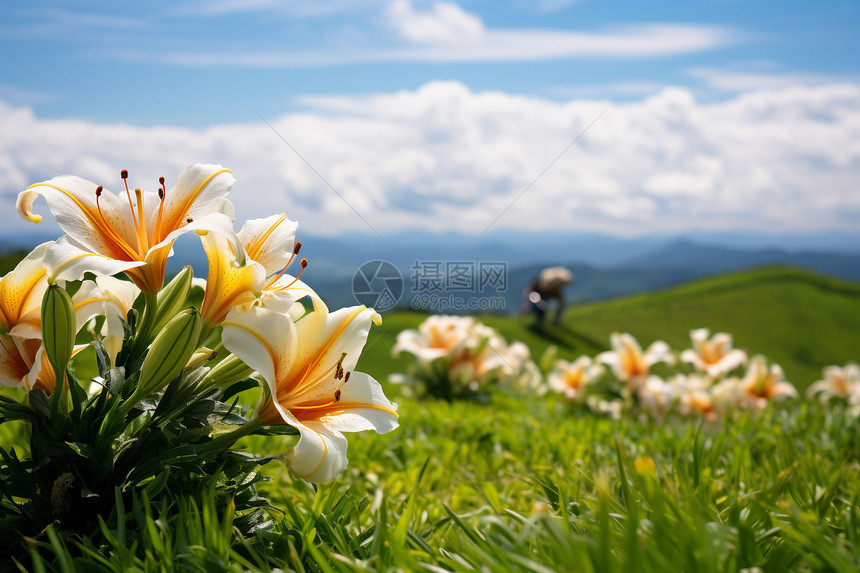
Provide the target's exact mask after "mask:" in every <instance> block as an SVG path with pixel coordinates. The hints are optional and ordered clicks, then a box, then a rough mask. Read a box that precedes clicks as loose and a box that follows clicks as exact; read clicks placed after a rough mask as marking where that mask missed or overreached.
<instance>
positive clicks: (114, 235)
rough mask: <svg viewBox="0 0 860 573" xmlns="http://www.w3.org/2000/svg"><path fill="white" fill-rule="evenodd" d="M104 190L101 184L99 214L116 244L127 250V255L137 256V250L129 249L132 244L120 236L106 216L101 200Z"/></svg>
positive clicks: (98, 189) (98, 188) (98, 197)
mask: <svg viewBox="0 0 860 573" xmlns="http://www.w3.org/2000/svg"><path fill="white" fill-rule="evenodd" d="M102 191H104V187H102V186H101V185H99V186H98V187H96V209H98V212H99V216H100V217H101V218H102V221H103V222H104V227H105V230H106V231H107V232H108V233H109V234H110V235H111V238H112V239H113V240H114V241H115V243H116V245H118V246H119V247H120V248H121V249H122V250H123V251H125V253H126V254H127V255H129V256H131V257H136V256H137V251H133V250H129V246H130V245H128V244H127V243H126V241H125V239H123V238H122V237H120V236H119V234H118V233H117V232H116V231H115V230H114V228H113V225H111V222H110V220H109V219H108V218H107V217H105V214H104V213H103V212H102V206H101V202H100V199H101V196H102Z"/></svg>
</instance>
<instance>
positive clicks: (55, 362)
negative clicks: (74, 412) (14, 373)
mask: <svg viewBox="0 0 860 573" xmlns="http://www.w3.org/2000/svg"><path fill="white" fill-rule="evenodd" d="M42 343H43V344H44V346H45V354H47V355H48V361H49V362H50V363H51V366H52V367H53V368H54V373H55V375H56V377H57V382H58V385H59V386H60V387H62V385H63V380H64V379H65V378H64V377H65V372H66V366H68V364H69V359H71V357H72V348H73V347H74V344H75V305H74V304H73V303H72V297H70V296H69V293H67V292H66V290H65V289H63V288H60V287H59V286H57V285H50V286H49V287H48V289H47V290H46V291H45V296H44V297H43V298H42Z"/></svg>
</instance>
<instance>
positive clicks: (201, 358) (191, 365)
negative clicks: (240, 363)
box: [184, 346, 215, 371]
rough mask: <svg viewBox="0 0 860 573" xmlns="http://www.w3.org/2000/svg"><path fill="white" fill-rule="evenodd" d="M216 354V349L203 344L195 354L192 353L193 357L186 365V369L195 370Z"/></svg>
mask: <svg viewBox="0 0 860 573" xmlns="http://www.w3.org/2000/svg"><path fill="white" fill-rule="evenodd" d="M214 355H215V351H214V350H212V349H211V348H206V347H205V346H201V347H200V348H198V349H197V350H195V351H194V354H192V355H191V358H189V359H188V364H186V365H185V368H184V369H185V370H189V371H191V370H195V369H197V368H200V367H201V366H203V365H204V364H206V363H207V362H209V361H210V360H212V359H213V357H214Z"/></svg>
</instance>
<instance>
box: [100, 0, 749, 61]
mask: <svg viewBox="0 0 860 573" xmlns="http://www.w3.org/2000/svg"><path fill="white" fill-rule="evenodd" d="M377 4H378V2H371V1H370V0H367V2H366V4H363V5H364V6H365V7H366V8H375V7H376V5H377ZM302 6H311V5H310V4H307V3H304V4H302V3H279V2H273V1H271V0H252V1H251V2H248V3H245V2H239V1H238V0H221V1H219V2H215V3H211V4H202V5H198V4H197V3H194V4H186V5H183V6H180V7H179V8H178V10H180V11H181V13H182V14H186V15H187V14H196V12H197V11H199V14H200V15H204V16H223V17H229V16H230V15H233V14H236V13H239V12H259V13H265V14H269V13H273V14H274V13H276V12H277V13H278V14H280V15H281V16H283V15H290V16H292V17H310V16H317V15H318V16H324V15H332V14H345V13H346V10H348V9H349V8H350V7H352V8H354V7H355V6H354V5H352V4H348V3H345V2H339V1H335V0H333V1H331V2H326V3H324V4H322V5H316V4H314V5H313V6H315V7H314V8H313V9H309V10H308V11H305V10H304V9H303V8H302ZM381 8H382V10H381V15H382V17H381V18H379V19H378V20H379V21H378V22H377V24H378V25H377V26H376V27H374V25H372V24H371V23H367V22H365V23H363V24H360V25H361V26H362V29H363V30H364V32H365V33H364V34H362V35H361V37H362V38H363V39H364V41H362V42H353V43H352V44H351V45H349V46H347V45H345V44H343V45H341V46H340V47H339V49H337V50H332V49H330V48H326V47H323V46H320V47H318V48H314V47H308V45H307V44H305V45H303V46H302V47H292V48H289V49H279V50H264V51H261V50H255V49H254V48H251V47H249V48H247V49H244V50H243V49H235V50H232V51H229V50H225V49H224V48H223V46H222V45H220V44H219V45H217V46H211V47H209V48H207V49H202V48H201V49H199V50H192V51H188V50H183V49H177V48H175V47H173V48H172V47H170V46H165V45H158V46H153V47H152V48H151V49H139V48H138V49H126V48H124V47H121V46H117V47H116V49H110V50H103V51H102V52H100V53H99V55H100V56H101V57H105V58H114V59H125V60H132V61H142V62H155V63H161V64H168V65H176V66H194V67H197V66H200V67H206V66H216V67H225V66H230V67H260V68H289V67H310V66H326V65H343V64H356V63H366V62H527V61H539V60H552V59H563V58H582V57H605V58H654V57H661V56H671V55H677V54H689V53H695V52H701V51H706V50H713V49H717V48H721V47H724V46H727V45H730V44H734V43H737V42H739V41H743V40H744V38H745V37H746V36H745V34H744V33H742V32H740V31H739V30H737V29H734V28H731V27H726V26H717V25H706V24H678V23H659V22H656V23H654V22H652V23H639V24H635V25H616V26H610V27H606V28H603V29H600V30H589V31H585V30H580V31H576V30H567V29H561V28H559V29H555V28H536V29H525V28H511V29H507V28H488V27H487V26H485V25H484V23H483V21H482V20H481V18H480V17H479V16H478V15H476V14H473V13H470V12H467V11H466V10H464V9H463V8H461V7H460V6H459V5H458V4H455V3H452V2H435V3H433V4H432V5H430V6H429V7H428V8H427V9H425V10H421V9H417V8H416V7H415V6H414V4H413V2H412V0H394V1H392V2H390V3H388V4H387V6H385V7H381ZM315 11H319V13H317V12H315ZM367 11H368V10H365V12H367ZM380 23H381V24H380ZM368 38H371V40H369V41H368V40H367V39H368Z"/></svg>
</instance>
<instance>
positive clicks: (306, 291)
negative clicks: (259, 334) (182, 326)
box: [201, 214, 322, 325]
mask: <svg viewBox="0 0 860 573" xmlns="http://www.w3.org/2000/svg"><path fill="white" fill-rule="evenodd" d="M297 227H298V225H297V223H295V222H294V221H291V220H289V219H288V218H287V216H286V215H284V214H280V215H273V216H271V217H266V218H264V219H252V220H249V221H247V222H246V223H245V225H243V226H242V229H241V230H240V231H239V233H238V237H239V241H240V243H241V247H242V249H243V251H244V258H245V260H246V261H247V264H246V265H245V266H240V264H239V261H238V258H239V257H237V253H236V252H235V251H234V249H233V246H232V245H231V244H230V243H229V242H228V241H227V240H225V239H224V238H223V237H221V236H219V235H215V234H208V235H206V236H204V237H203V248H204V250H205V251H206V257H207V259H208V260H209V272H208V275H207V279H206V286H205V293H204V296H203V304H202V306H201V315H202V317H203V321H204V322H205V323H207V324H209V325H217V324H220V323H221V321H223V320H224V317H226V316H227V313H228V312H229V311H230V309H231V308H233V307H234V306H238V305H247V304H248V303H251V302H254V301H256V300H258V299H261V302H262V304H263V305H264V306H266V305H267V303H268V305H269V306H271V305H272V304H275V305H276V306H277V308H278V309H280V310H283V311H286V309H288V308H289V307H290V306H291V305H292V303H293V302H295V301H296V300H298V299H299V298H302V297H304V296H306V295H310V296H311V297H313V298H314V299H315V300H314V304H315V305H322V300H321V299H320V298H319V297H318V296H317V294H316V293H315V292H314V291H313V290H312V289H311V288H310V287H308V286H307V285H306V284H304V283H303V282H301V281H300V280H298V277H292V276H290V275H288V274H286V271H287V268H289V266H290V264H291V263H292V262H293V260H294V259H295V257H296V255H298V253H299V250H300V249H301V243H297V242H296V240H295V239H296V228H297ZM300 266H301V269H302V270H304V268H305V267H306V266H307V261H306V260H305V259H302V260H301V265H300ZM299 276H301V272H299ZM273 301H275V302H273Z"/></svg>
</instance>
